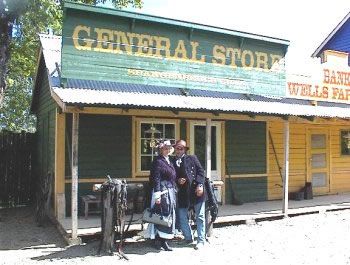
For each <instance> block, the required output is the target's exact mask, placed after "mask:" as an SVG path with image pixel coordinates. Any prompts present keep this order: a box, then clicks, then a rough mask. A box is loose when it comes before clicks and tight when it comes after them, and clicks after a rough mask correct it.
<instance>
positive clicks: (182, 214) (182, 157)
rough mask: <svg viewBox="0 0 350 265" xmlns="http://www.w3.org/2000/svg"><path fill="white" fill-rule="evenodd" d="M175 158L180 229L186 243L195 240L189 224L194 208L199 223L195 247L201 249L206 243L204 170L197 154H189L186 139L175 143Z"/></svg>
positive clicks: (197, 223)
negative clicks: (191, 210) (190, 209)
mask: <svg viewBox="0 0 350 265" xmlns="http://www.w3.org/2000/svg"><path fill="white" fill-rule="evenodd" d="M174 148H175V155H176V157H175V159H174V160H173V164H174V167H175V170H176V181H177V186H178V193H177V202H178V207H177V217H178V223H179V225H180V229H181V231H182V233H183V235H184V240H185V241H184V242H185V243H186V244H189V243H192V242H193V233H192V230H191V226H190V224H189V218H188V210H189V208H190V207H193V208H194V211H195V216H196V225H197V235H198V237H197V244H196V246H195V249H200V248H201V247H203V246H204V243H205V194H204V181H205V177H204V170H203V167H202V166H201V164H200V162H199V160H198V158H197V156H195V155H187V151H188V149H189V148H188V147H187V144H186V141H184V140H178V141H176V143H175V145H174Z"/></svg>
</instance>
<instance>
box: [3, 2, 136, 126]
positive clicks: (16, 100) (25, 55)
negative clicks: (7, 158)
mask: <svg viewBox="0 0 350 265" xmlns="http://www.w3.org/2000/svg"><path fill="white" fill-rule="evenodd" d="M0 1H2V4H5V10H8V12H9V13H8V14H7V15H8V17H7V18H8V19H12V20H13V21H14V24H13V29H12V32H10V33H9V34H10V36H9V37H10V38H9V39H10V40H11V41H10V44H9V51H10V58H9V60H8V72H7V75H6V81H7V89H6V91H5V96H4V99H3V102H2V104H1V105H0V131H1V130H4V129H6V130H11V131H21V130H25V131H27V130H29V131H33V130H34V128H35V124H34V121H35V118H34V117H33V116H31V115H30V114H29V110H30V103H31V93H32V91H31V88H32V87H33V81H32V80H33V79H35V73H36V67H37V60H38V55H39V53H38V52H39V36H38V33H45V32H47V30H48V29H51V30H52V31H53V32H54V33H55V34H56V35H60V34H61V30H62V2H61V1H57V0H7V1H3V0H0ZM73 1H74V2H80V3H85V4H91V5H97V4H104V3H106V2H110V3H112V4H113V5H114V6H115V7H117V8H122V7H126V6H128V5H132V6H134V7H138V8H141V7H142V0H73ZM1 7H3V6H1ZM2 9H3V8H2ZM0 11H1V10H0ZM11 23H12V22H11Z"/></svg>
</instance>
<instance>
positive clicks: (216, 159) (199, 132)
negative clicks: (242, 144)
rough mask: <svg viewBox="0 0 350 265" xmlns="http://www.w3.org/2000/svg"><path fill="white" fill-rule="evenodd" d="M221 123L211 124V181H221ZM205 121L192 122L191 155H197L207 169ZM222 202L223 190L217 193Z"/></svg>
mask: <svg viewBox="0 0 350 265" xmlns="http://www.w3.org/2000/svg"><path fill="white" fill-rule="evenodd" d="M221 124H222V123H221V122H211V179H212V180H221ZM205 134H206V122H205V121H190V138H189V142H190V150H189V153H190V154H195V155H196V156H197V157H198V159H199V161H200V162H201V165H202V166H203V168H204V170H206V167H205V152H206V151H205V147H206V144H205V138H206V137H205ZM217 195H218V200H219V201H221V189H220V188H219V189H218V192H217Z"/></svg>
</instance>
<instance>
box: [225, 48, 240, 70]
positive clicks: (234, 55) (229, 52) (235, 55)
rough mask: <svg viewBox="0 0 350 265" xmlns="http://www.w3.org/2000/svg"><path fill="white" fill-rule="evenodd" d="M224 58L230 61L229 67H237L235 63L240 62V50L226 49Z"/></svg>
mask: <svg viewBox="0 0 350 265" xmlns="http://www.w3.org/2000/svg"><path fill="white" fill-rule="evenodd" d="M226 56H227V57H228V58H230V60H231V66H232V67H237V64H236V61H237V60H239V61H240V60H241V56H242V52H241V49H238V48H227V49H226Z"/></svg>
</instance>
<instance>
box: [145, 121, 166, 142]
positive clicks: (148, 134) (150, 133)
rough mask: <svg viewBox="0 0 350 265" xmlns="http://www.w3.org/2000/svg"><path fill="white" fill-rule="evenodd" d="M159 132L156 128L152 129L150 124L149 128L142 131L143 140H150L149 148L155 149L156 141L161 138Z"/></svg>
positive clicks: (152, 126)
mask: <svg viewBox="0 0 350 265" xmlns="http://www.w3.org/2000/svg"><path fill="white" fill-rule="evenodd" d="M161 133H162V132H161V131H159V130H157V128H156V127H154V125H153V123H152V124H151V127H150V128H149V129H147V130H146V131H144V134H145V138H150V142H149V146H150V147H151V148H155V147H156V145H157V139H159V138H161V137H160V136H161Z"/></svg>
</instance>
